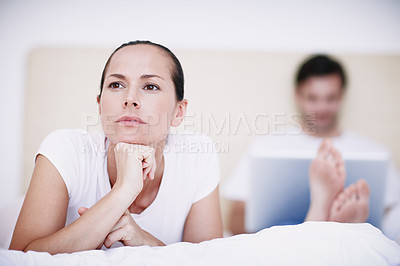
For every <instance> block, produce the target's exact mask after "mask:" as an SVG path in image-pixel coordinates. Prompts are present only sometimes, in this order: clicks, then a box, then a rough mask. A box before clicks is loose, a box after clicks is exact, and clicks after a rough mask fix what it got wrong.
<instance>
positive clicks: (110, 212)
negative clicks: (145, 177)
mask: <svg viewBox="0 0 400 266" xmlns="http://www.w3.org/2000/svg"><path fill="white" fill-rule="evenodd" d="M128 195H129V193H127V191H125V192H124V191H123V188H118V187H115V186H114V188H113V189H112V190H111V191H110V193H108V194H107V195H106V196H104V197H103V198H102V199H101V200H100V201H98V202H97V203H96V204H95V205H93V206H92V207H91V208H90V209H89V210H87V212H85V214H84V215H82V216H81V217H80V218H78V219H77V220H76V221H75V222H73V223H72V224H70V225H68V226H66V227H64V228H63V229H61V230H59V231H58V232H56V233H54V234H52V235H50V236H47V237H43V238H40V239H37V240H35V241H33V242H31V243H30V244H29V245H28V246H27V247H26V248H25V249H24V251H25V252H26V251H28V250H35V251H46V252H49V253H51V254H56V253H71V252H76V251H83V250H91V249H96V248H97V247H98V246H99V245H101V244H102V243H103V241H104V239H105V238H106V236H107V235H108V233H109V232H110V230H111V229H112V228H113V226H114V225H115V223H116V222H117V221H118V219H119V218H120V217H121V215H122V214H123V213H124V211H125V210H126V209H127V208H128V207H129V205H130V204H131V203H132V202H133V201H134V199H135V198H136V197H135V196H133V195H129V196H128Z"/></svg>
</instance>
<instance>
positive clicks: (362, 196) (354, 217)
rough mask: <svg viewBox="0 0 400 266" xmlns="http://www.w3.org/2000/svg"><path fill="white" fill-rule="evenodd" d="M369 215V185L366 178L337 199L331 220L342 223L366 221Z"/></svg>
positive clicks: (331, 211) (333, 206) (331, 213)
mask: <svg viewBox="0 0 400 266" xmlns="http://www.w3.org/2000/svg"><path fill="white" fill-rule="evenodd" d="M368 215H369V187H368V184H367V182H365V180H358V181H357V183H355V184H352V185H350V186H349V187H348V188H346V189H345V190H344V191H343V192H342V193H340V194H339V196H338V197H337V198H336V199H335V201H334V202H333V204H332V208H331V210H330V215H329V220H330V221H333V222H340V223H364V222H366V221H367V219H368Z"/></svg>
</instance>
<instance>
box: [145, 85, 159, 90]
mask: <svg viewBox="0 0 400 266" xmlns="http://www.w3.org/2000/svg"><path fill="white" fill-rule="evenodd" d="M144 89H145V90H148V91H156V90H159V88H158V87H157V86H155V85H146V86H144Z"/></svg>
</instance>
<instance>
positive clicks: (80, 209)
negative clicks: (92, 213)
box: [78, 207, 89, 216]
mask: <svg viewBox="0 0 400 266" xmlns="http://www.w3.org/2000/svg"><path fill="white" fill-rule="evenodd" d="M87 210H89V209H88V208H86V207H80V208H79V209H78V213H79V215H80V216H82V215H83V214H84V213H85V212H86V211H87Z"/></svg>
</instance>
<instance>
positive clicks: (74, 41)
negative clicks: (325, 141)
mask: <svg viewBox="0 0 400 266" xmlns="http://www.w3.org/2000/svg"><path fill="white" fill-rule="evenodd" d="M399 13H400V2H399V1H395V0H394V1H316V0H315V1H294V0H292V1H284V2H283V1H245V2H244V1H201V2H196V3H194V2H193V3H190V4H188V1H148V2H143V1H141V2H139V1H122V0H119V1H112V2H111V1H110V2H109V1H102V0H100V1H75V0H73V1H20V0H16V1H14V0H2V1H0V34H1V35H0V36H2V38H1V43H0V58H1V60H0V81H1V86H0V95H1V96H0V115H1V122H2V127H1V131H0V138H1V139H2V140H3V143H2V147H3V152H2V153H1V155H0V169H1V172H0V178H1V182H2V185H1V186H0V207H1V206H4V205H5V204H7V203H8V202H10V201H11V200H13V199H14V198H15V197H16V196H17V195H18V194H20V193H21V191H22V188H23V180H24V167H23V165H24V160H23V155H24V151H25V147H24V134H25V131H24V130H25V127H24V125H25V115H26V107H25V103H26V102H27V99H26V97H27V95H26V87H27V86H26V85H27V83H26V81H27V69H28V64H27V63H28V62H29V60H28V58H29V55H30V54H31V53H32V51H34V50H35V48H38V47H86V48H91V49H92V48H94V49H95V48H100V49H104V48H107V47H109V48H110V49H111V48H113V47H116V46H117V45H119V44H120V43H122V42H125V41H127V40H132V39H150V40H153V41H156V42H160V43H163V44H165V45H166V46H168V47H170V48H171V49H173V50H177V51H187V50H203V51H204V50H211V51H239V52H240V51H242V52H251V51H261V52H274V53H275V52H285V53H287V52H289V53H295V54H297V55H299V53H300V54H304V53H310V52H329V53H335V54H354V53H358V54H386V55H392V54H397V55H399V54H400V31H399V30H398V25H400V16H398V14H399ZM94 51H95V50H94ZM360 60H362V59H360ZM99 61H101V60H99ZM378 66H379V64H378ZM191 67H195V66H188V67H187V68H191ZM377 69H379V67H377ZM397 69H398V68H397ZM68 71H69V70H68V69H64V70H63V71H62V73H65V75H68V74H67V73H68ZM393 71H396V68H394V69H393ZM397 71H398V70H397ZM372 73H373V71H372ZM370 74H371V73H370ZM188 79H189V77H188ZM197 81H198V80H194V81H193V82H197ZM55 86H57V85H56V84H55ZM379 86H380V85H379V84H378V83H377V87H379ZM366 95H367V96H364V97H365V100H366V101H372V100H374V99H375V98H372V96H368V95H371V94H369V93H368V92H367V94H366ZM390 97H398V94H396V93H394V94H393V95H392V96H387V98H384V99H381V101H380V102H381V104H382V105H385V101H386V100H393V99H392V98H390ZM277 103H278V102H277ZM282 104H284V103H282ZM364 112H365V110H361V109H360V110H356V112H355V113H354V114H355V115H356V114H357V115H361V114H365V113H364ZM371 115H372V117H373V118H374V119H372V120H371V132H376V133H374V134H376V135H372V136H371V137H375V138H380V137H379V136H378V135H379V134H380V132H379V127H378V126H376V124H375V123H376V122H377V121H378V120H379V116H377V113H373V112H372V113H370V114H368V116H366V115H364V116H363V117H370V116H371ZM374 115H375V116H374ZM398 115H399V114H398V113H396V111H395V109H393V110H392V112H389V113H387V116H385V117H386V118H385V119H387V120H385V121H389V122H390V123H393V125H395V124H396V120H395V119H396V118H397V116H398ZM355 126H357V125H355ZM394 132H395V130H394ZM384 134H385V139H384V140H383V141H385V140H386V137H388V138H391V139H393V140H396V136H395V135H394V134H392V133H390V131H388V132H384ZM241 148H242V147H239V148H238V150H239V149H241Z"/></svg>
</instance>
